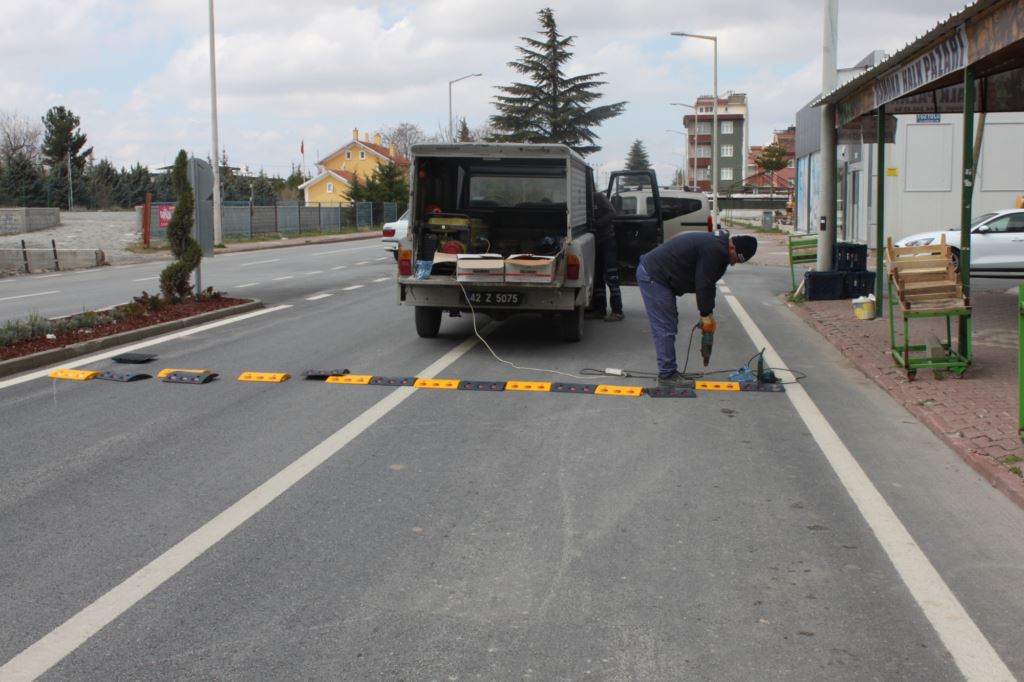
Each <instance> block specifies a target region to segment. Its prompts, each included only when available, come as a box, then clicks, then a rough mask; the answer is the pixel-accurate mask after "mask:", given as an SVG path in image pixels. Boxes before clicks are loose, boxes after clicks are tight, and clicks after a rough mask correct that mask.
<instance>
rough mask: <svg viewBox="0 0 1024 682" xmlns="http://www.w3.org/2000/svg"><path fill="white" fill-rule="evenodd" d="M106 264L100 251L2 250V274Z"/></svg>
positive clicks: (74, 268) (0, 255)
mask: <svg viewBox="0 0 1024 682" xmlns="http://www.w3.org/2000/svg"><path fill="white" fill-rule="evenodd" d="M105 263H106V257H105V256H104V254H103V252H102V251H100V250H99V249H57V251H56V252H54V250H53V249H24V250H22V249H0V274H14V273H24V272H46V271H50V270H79V269H82V268H95V267H97V266H100V265H104V264H105Z"/></svg>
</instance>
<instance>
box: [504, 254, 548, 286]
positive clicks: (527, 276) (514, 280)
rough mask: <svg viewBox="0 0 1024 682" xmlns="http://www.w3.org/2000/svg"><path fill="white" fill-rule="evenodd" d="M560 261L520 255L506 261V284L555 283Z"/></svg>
mask: <svg viewBox="0 0 1024 682" xmlns="http://www.w3.org/2000/svg"><path fill="white" fill-rule="evenodd" d="M557 265H558V261H557V260H556V259H555V257H554V256H536V255H534V254H532V253H518V254H513V255H511V256H509V257H508V258H507V259H506V260H505V283H506V284H550V283H552V282H554V281H555V269H556V268H557Z"/></svg>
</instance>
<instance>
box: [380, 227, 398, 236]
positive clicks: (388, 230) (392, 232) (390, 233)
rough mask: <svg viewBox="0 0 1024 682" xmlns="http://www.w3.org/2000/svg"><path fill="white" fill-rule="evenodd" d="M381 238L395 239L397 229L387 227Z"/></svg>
mask: <svg viewBox="0 0 1024 682" xmlns="http://www.w3.org/2000/svg"><path fill="white" fill-rule="evenodd" d="M381 236H383V237H394V236H395V228H393V227H385V228H384V231H383V232H382V233H381Z"/></svg>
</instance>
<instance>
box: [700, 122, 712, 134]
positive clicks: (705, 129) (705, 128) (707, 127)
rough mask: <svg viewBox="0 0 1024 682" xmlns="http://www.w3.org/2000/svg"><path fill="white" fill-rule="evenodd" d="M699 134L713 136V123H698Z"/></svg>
mask: <svg viewBox="0 0 1024 682" xmlns="http://www.w3.org/2000/svg"><path fill="white" fill-rule="evenodd" d="M697 134H698V135H710V134H711V121H698V122H697Z"/></svg>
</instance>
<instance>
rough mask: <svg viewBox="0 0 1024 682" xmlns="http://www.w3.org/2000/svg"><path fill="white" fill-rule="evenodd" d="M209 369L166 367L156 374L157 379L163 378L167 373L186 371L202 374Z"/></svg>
mask: <svg viewBox="0 0 1024 682" xmlns="http://www.w3.org/2000/svg"><path fill="white" fill-rule="evenodd" d="M209 371H210V370H208V369H170V368H168V369H162V370H160V373H159V374H157V375H156V376H157V378H158V379H164V378H166V377H167V375H168V374H173V373H174V372H188V373H189V374H202V373H204V372H209Z"/></svg>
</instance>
